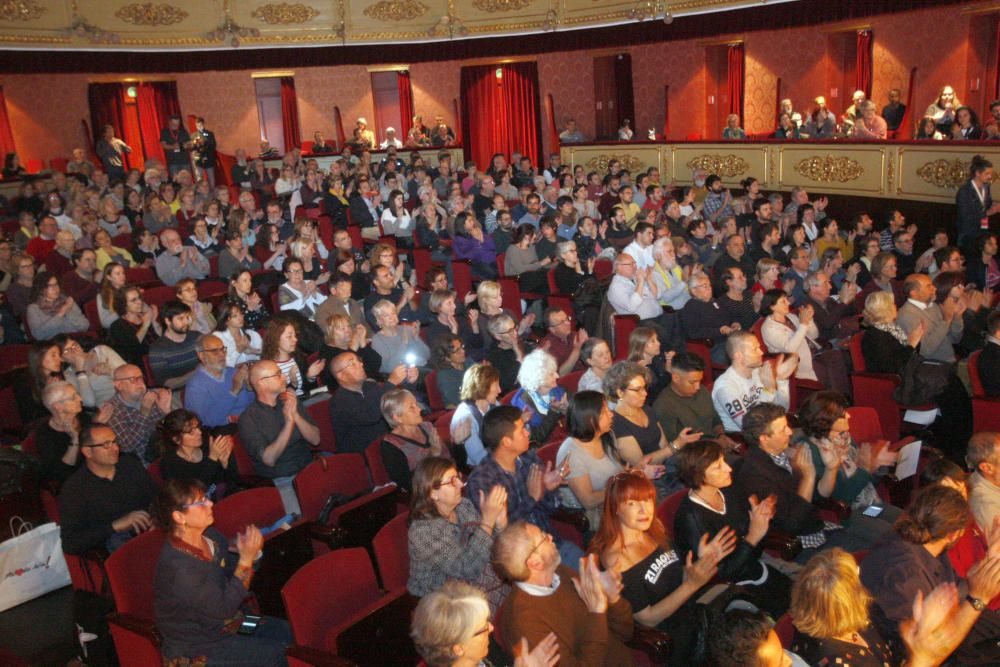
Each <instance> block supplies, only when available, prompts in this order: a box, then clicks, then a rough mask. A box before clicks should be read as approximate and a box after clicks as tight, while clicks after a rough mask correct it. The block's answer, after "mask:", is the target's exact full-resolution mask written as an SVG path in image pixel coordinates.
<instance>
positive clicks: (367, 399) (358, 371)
mask: <svg viewBox="0 0 1000 667" xmlns="http://www.w3.org/2000/svg"><path fill="white" fill-rule="evenodd" d="M329 368H330V373H331V374H332V375H333V377H334V378H335V379H336V380H337V383H338V384H339V385H340V386H339V387H338V389H337V391H336V392H334V394H333V396H332V397H331V399H330V420H331V421H332V422H333V430H334V433H335V434H336V437H337V451H345V452H358V453H360V452H363V451H364V450H365V449H366V448H367V447H368V445H370V444H371V443H373V442H374V441H375V440H376V439H377V438H380V437H381V436H383V435H384V434H385V433H387V432H388V431H389V428H388V424H387V423H386V421H385V419H384V417H383V416H382V397H383V396H384V395H385V394H386V392H388V391H389V390H391V389H394V388H397V387H399V386H401V385H402V384H403V383H404V382H406V383H407V384H410V385H412V384H413V383H415V382H416V380H417V376H418V372H417V369H416V368H414V367H407V366H404V365H403V364H400V365H398V366H396V367H395V368H392V369H390V372H389V373H388V378H387V380H386V383H385V384H379V383H378V382H376V381H375V380H372V379H369V378H368V376H367V374H366V373H365V367H364V364H363V363H362V361H361V358H360V357H359V356H358V355H357V354H356V353H354V352H342V353H340V354H339V355H337V356H336V357H333V359H331V360H330V365H329Z"/></svg>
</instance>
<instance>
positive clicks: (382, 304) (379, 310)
mask: <svg viewBox="0 0 1000 667" xmlns="http://www.w3.org/2000/svg"><path fill="white" fill-rule="evenodd" d="M390 308H391V309H392V310H393V311H395V310H396V306H395V304H393V303H392V302H391V301H388V300H386V299H381V300H379V301H377V302H375V305H374V306H372V314H373V315H375V319H378V318H379V317H381V316H383V315H385V314H386V313H388V312H389V309H390Z"/></svg>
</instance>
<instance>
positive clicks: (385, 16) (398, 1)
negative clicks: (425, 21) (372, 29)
mask: <svg viewBox="0 0 1000 667" xmlns="http://www.w3.org/2000/svg"><path fill="white" fill-rule="evenodd" d="M429 9H430V7H428V6H427V5H425V4H424V3H422V2H418V1H417V0H380V2H376V3H375V4H374V5H369V6H368V7H365V10H364V14H365V16H367V17H368V18H373V19H376V20H378V21H410V20H412V19H415V18H418V17H420V16H423V15H424V14H426V13H427V11H428V10H429Z"/></svg>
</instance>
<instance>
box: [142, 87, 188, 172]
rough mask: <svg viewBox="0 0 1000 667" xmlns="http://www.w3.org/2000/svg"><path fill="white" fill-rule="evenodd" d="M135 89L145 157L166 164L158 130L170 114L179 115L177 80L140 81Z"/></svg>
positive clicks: (165, 124) (162, 126)
mask: <svg viewBox="0 0 1000 667" xmlns="http://www.w3.org/2000/svg"><path fill="white" fill-rule="evenodd" d="M137 89H138V93H139V94H138V97H137V101H138V104H139V131H140V133H141V135H142V146H143V152H145V154H146V157H147V158H156V159H157V160H159V161H160V162H161V163H163V164H166V161H167V158H166V155H164V153H163V146H162V145H161V144H160V130H162V129H163V128H165V127H166V126H167V120H169V118H170V117H171V116H180V115H181V107H180V103H179V102H178V101H177V82H176V81H154V82H151V83H141V84H139V85H138V86H137ZM133 148H134V146H133Z"/></svg>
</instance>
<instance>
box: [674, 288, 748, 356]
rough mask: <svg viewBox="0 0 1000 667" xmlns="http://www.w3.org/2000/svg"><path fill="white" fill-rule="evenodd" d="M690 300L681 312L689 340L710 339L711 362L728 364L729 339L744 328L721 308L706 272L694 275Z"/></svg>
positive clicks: (682, 322) (682, 323)
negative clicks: (727, 346) (732, 334)
mask: <svg viewBox="0 0 1000 667" xmlns="http://www.w3.org/2000/svg"><path fill="white" fill-rule="evenodd" d="M688 289H689V290H690V291H691V297H692V298H691V299H690V300H689V301H688V302H687V303H686V304H684V308H682V309H681V314H680V317H681V325H682V326H683V328H684V335H685V336H687V337H688V338H700V339H702V340H711V341H712V349H711V357H712V362H713V363H716V364H720V365H725V364H728V363H729V357H728V356H726V336H728V335H729V334H731V333H732V332H734V331H739V330H740V329H741V327H740V323H739V322H734V321H732V320H733V318H732V317H731V316H730V314H729V313H728V312H727V311H726V309H725V308H723V307H722V304H720V303H719V300H718V299H715V298H713V297H712V281H711V280H710V279H709V277H708V276H707V275H705V274H704V273H701V272H699V273H694V274H692V275H691V277H690V278H689V279H688Z"/></svg>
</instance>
